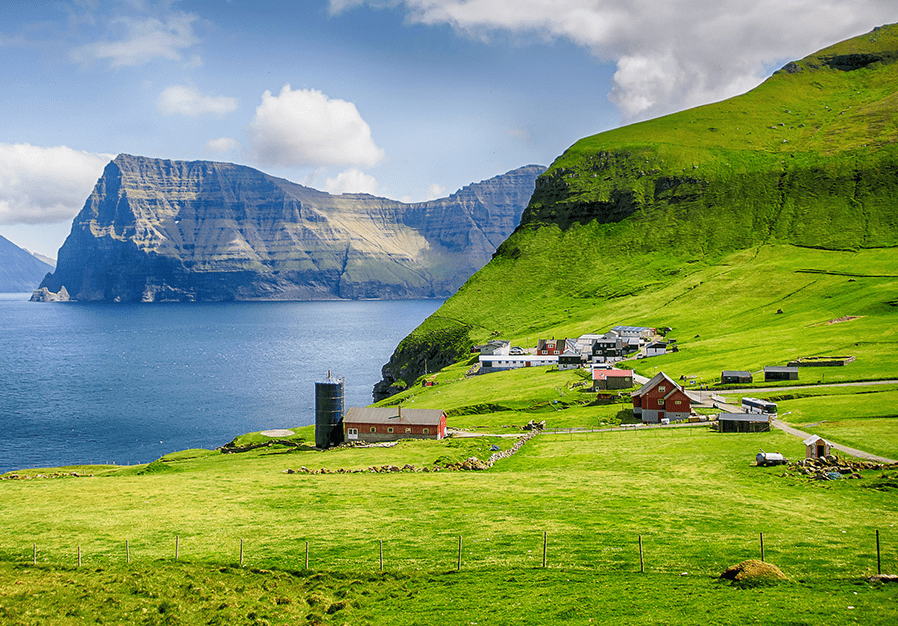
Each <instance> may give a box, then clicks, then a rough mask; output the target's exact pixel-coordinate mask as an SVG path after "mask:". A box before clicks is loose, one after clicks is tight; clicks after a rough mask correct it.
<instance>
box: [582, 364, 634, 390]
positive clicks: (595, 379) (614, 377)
mask: <svg viewBox="0 0 898 626" xmlns="http://www.w3.org/2000/svg"><path fill="white" fill-rule="evenodd" d="M632 386H633V372H632V371H631V370H616V369H614V370H606V369H600V368H596V369H594V370H593V371H592V390H593V391H607V390H609V389H629V388H630V387H632Z"/></svg>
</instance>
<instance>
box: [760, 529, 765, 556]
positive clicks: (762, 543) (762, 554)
mask: <svg viewBox="0 0 898 626" xmlns="http://www.w3.org/2000/svg"><path fill="white" fill-rule="evenodd" d="M760 536H761V563H763V562H764V533H763V532H762V533H761V535H760Z"/></svg>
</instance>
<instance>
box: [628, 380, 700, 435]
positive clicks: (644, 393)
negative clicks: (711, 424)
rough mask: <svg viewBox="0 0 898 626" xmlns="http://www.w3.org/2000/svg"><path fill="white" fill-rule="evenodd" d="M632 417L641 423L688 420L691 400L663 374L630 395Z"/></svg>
mask: <svg viewBox="0 0 898 626" xmlns="http://www.w3.org/2000/svg"><path fill="white" fill-rule="evenodd" d="M632 397H633V415H635V416H637V417H640V416H641V417H642V421H643V422H652V423H655V424H657V423H659V422H660V421H661V420H662V419H665V418H667V419H669V420H670V421H676V420H684V419H688V418H689V415H690V414H691V413H692V400H691V399H690V398H689V396H688V395H686V392H685V391H683V388H682V387H680V386H679V385H678V384H677V383H675V382H674V381H673V379H672V378H670V377H669V376H668V375H667V374H665V373H664V372H658V373H657V374H655V376H654V377H653V378H652V379H651V380H650V381H649V382H647V383H646V384H644V385H643V386H642V387H640V388H639V389H638V390H637V391H634V392H633V394H632Z"/></svg>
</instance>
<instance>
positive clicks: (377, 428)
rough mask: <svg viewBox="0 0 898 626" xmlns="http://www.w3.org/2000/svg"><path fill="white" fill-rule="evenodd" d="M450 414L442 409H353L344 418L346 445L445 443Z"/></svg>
mask: <svg viewBox="0 0 898 626" xmlns="http://www.w3.org/2000/svg"><path fill="white" fill-rule="evenodd" d="M445 436H446V413H445V412H444V411H442V410H441V409H406V408H403V407H365V408H358V407H350V409H349V410H348V411H346V415H344V416H343V441H371V442H376V441H397V440H399V439H442V438H443V437H445Z"/></svg>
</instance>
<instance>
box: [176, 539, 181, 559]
mask: <svg viewBox="0 0 898 626" xmlns="http://www.w3.org/2000/svg"><path fill="white" fill-rule="evenodd" d="M180 550H181V535H175V560H176V561H177V560H178V552H180Z"/></svg>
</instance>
